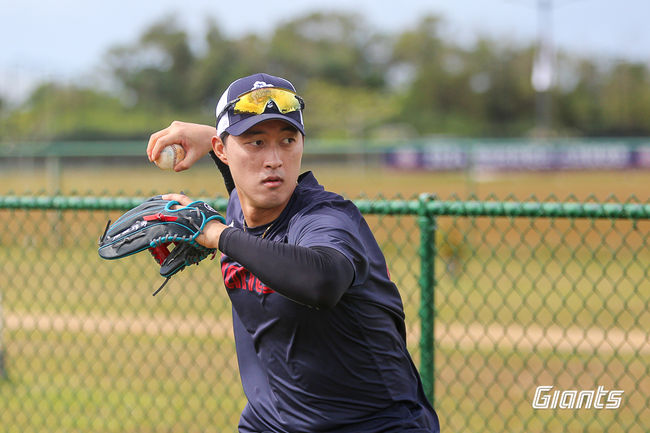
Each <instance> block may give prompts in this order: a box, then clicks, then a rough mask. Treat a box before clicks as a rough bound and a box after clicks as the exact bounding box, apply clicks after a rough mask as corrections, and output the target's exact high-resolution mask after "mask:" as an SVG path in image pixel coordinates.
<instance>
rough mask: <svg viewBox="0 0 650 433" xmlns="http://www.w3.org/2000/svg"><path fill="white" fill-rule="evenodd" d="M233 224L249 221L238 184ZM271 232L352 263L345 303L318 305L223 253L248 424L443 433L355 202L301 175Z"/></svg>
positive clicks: (244, 424)
mask: <svg viewBox="0 0 650 433" xmlns="http://www.w3.org/2000/svg"><path fill="white" fill-rule="evenodd" d="M227 223H228V224H230V223H232V225H233V226H234V227H236V228H241V229H243V228H244V219H243V213H242V210H241V205H240V202H239V198H238V196H237V191H236V190H235V191H233V193H232V195H231V197H230V201H229V203H228V209H227ZM247 230H248V232H249V233H251V234H253V235H258V236H260V235H262V232H266V233H265V235H264V236H265V239H269V240H271V241H274V242H285V243H289V244H294V245H300V246H305V247H315V246H322V247H330V248H334V249H336V250H337V251H339V252H340V253H342V254H343V255H344V256H345V257H347V259H348V260H349V261H350V263H352V265H353V267H354V280H353V282H352V285H351V287H350V288H349V289H348V290H347V291H346V292H345V293H344V295H343V296H342V298H341V299H340V301H339V302H338V303H337V304H336V305H335V306H334V307H333V308H329V309H322V310H319V309H316V308H312V307H309V306H306V305H302V304H299V303H297V302H295V301H292V300H290V299H288V298H286V297H284V296H282V295H280V294H279V293H276V292H275V291H274V290H273V289H272V288H271V287H268V286H267V285H266V284H265V283H264V282H263V281H260V280H259V279H258V278H257V277H255V276H254V275H252V274H251V273H250V272H248V270H246V269H245V268H244V267H243V266H242V265H241V264H239V263H237V262H236V261H234V260H232V259H231V258H229V257H228V256H226V255H222V272H223V276H224V283H225V286H226V289H227V291H228V295H229V296H230V299H231V301H232V313H233V327H234V335H235V343H236V348H237V358H238V362H239V370H240V375H241V380H242V385H243V388H244V393H245V394H246V397H247V399H248V404H247V406H246V407H245V408H244V410H243V412H242V415H241V419H240V425H239V429H240V431H241V432H266V431H271V432H320V431H328V432H329V431H332V432H334V431H336V432H397V431H409V432H436V431H438V430H439V427H438V419H437V417H436V414H435V412H434V411H433V409H432V407H431V405H430V404H429V402H428V401H427V399H426V397H425V396H424V392H423V390H422V384H421V382H420V376H419V374H418V372H417V370H416V368H415V366H414V364H413V362H412V360H411V357H410V355H409V353H408V351H407V349H406V335H405V326H404V311H403V306H402V300H401V298H400V295H399V292H398V290H397V287H396V286H395V284H393V283H392V282H391V281H390V278H389V276H388V271H387V268H386V262H385V259H384V256H383V254H382V252H381V250H380V248H379V246H378V245H377V242H376V240H375V238H374V236H373V234H372V233H371V231H370V228H369V227H368V225H367V224H366V222H365V220H364V218H363V216H362V215H361V213H360V212H359V210H358V209H357V208H356V206H354V204H353V203H352V202H350V201H348V200H345V199H343V197H341V196H339V195H337V194H334V193H331V192H328V191H325V190H324V188H323V187H322V186H321V185H320V184H318V182H317V181H316V179H315V178H314V176H313V175H312V174H311V172H307V173H304V174H303V175H301V177H300V178H299V183H298V185H297V186H296V189H295V191H294V193H293V195H292V197H291V199H290V201H289V203H288V205H287V206H286V208H285V209H284V210H283V212H282V213H281V215H280V216H279V217H278V218H277V219H276V220H275V221H274V222H273V223H272V225H270V228H269V226H265V227H260V228H252V229H251V228H248V229H247Z"/></svg>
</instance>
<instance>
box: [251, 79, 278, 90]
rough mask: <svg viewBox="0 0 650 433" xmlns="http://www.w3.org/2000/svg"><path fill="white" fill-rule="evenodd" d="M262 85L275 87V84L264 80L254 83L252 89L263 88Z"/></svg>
mask: <svg viewBox="0 0 650 433" xmlns="http://www.w3.org/2000/svg"><path fill="white" fill-rule="evenodd" d="M262 87H273V85H272V84H266V83H265V82H264V81H256V82H255V84H253V88H252V89H251V90H255V89H261V88H262Z"/></svg>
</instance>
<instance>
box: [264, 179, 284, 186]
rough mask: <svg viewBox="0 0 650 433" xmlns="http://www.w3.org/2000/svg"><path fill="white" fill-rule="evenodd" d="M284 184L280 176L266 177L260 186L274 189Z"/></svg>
mask: <svg viewBox="0 0 650 433" xmlns="http://www.w3.org/2000/svg"><path fill="white" fill-rule="evenodd" d="M282 182H284V181H283V180H282V178H281V177H280V176H267V177H265V178H264V179H262V185H264V186H266V187H268V188H276V187H278V186H280V185H281V184H282Z"/></svg>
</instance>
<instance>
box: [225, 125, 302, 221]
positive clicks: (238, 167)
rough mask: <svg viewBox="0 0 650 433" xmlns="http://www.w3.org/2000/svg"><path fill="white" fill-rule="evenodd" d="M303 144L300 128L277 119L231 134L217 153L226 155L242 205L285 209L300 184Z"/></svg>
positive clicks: (254, 207) (266, 208)
mask: <svg viewBox="0 0 650 433" xmlns="http://www.w3.org/2000/svg"><path fill="white" fill-rule="evenodd" d="M303 145H304V142H303V136H302V134H301V133H300V131H298V130H297V129H296V128H295V127H293V126H292V125H290V124H289V123H287V122H284V121H282V120H276V119H273V120H267V121H265V122H261V123H258V124H257V125H255V126H253V127H252V128H251V129H249V130H248V131H246V132H245V133H244V134H242V135H239V136H234V135H231V136H228V137H227V138H226V143H225V145H223V146H221V147H219V144H216V145H215V152H216V153H217V155H220V151H221V152H222V156H225V161H224V162H226V164H228V166H229V167H230V172H231V173H232V177H233V180H234V181H235V186H236V187H237V193H238V195H239V199H240V201H241V204H242V208H244V207H245V208H253V209H256V210H266V211H272V210H280V211H281V210H282V209H284V207H285V206H286V204H287V203H288V202H289V199H290V198H291V194H293V191H294V189H295V187H296V183H297V181H298V175H299V174H300V162H301V159H302V151H303ZM220 157H221V156H220ZM223 160H224V158H223V157H222V161H223Z"/></svg>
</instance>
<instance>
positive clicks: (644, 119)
mask: <svg viewBox="0 0 650 433" xmlns="http://www.w3.org/2000/svg"><path fill="white" fill-rule="evenodd" d="M602 102H603V105H602V110H603V118H604V119H606V123H605V125H604V128H603V129H602V130H601V131H599V133H600V134H601V135H617V136H620V135H647V134H650V72H649V71H648V68H647V67H646V66H645V65H643V64H635V63H620V64H617V65H616V66H615V67H614V68H613V69H612V71H611V74H610V75H609V76H608V77H607V80H606V81H605V83H604V85H603V91H602Z"/></svg>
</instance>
